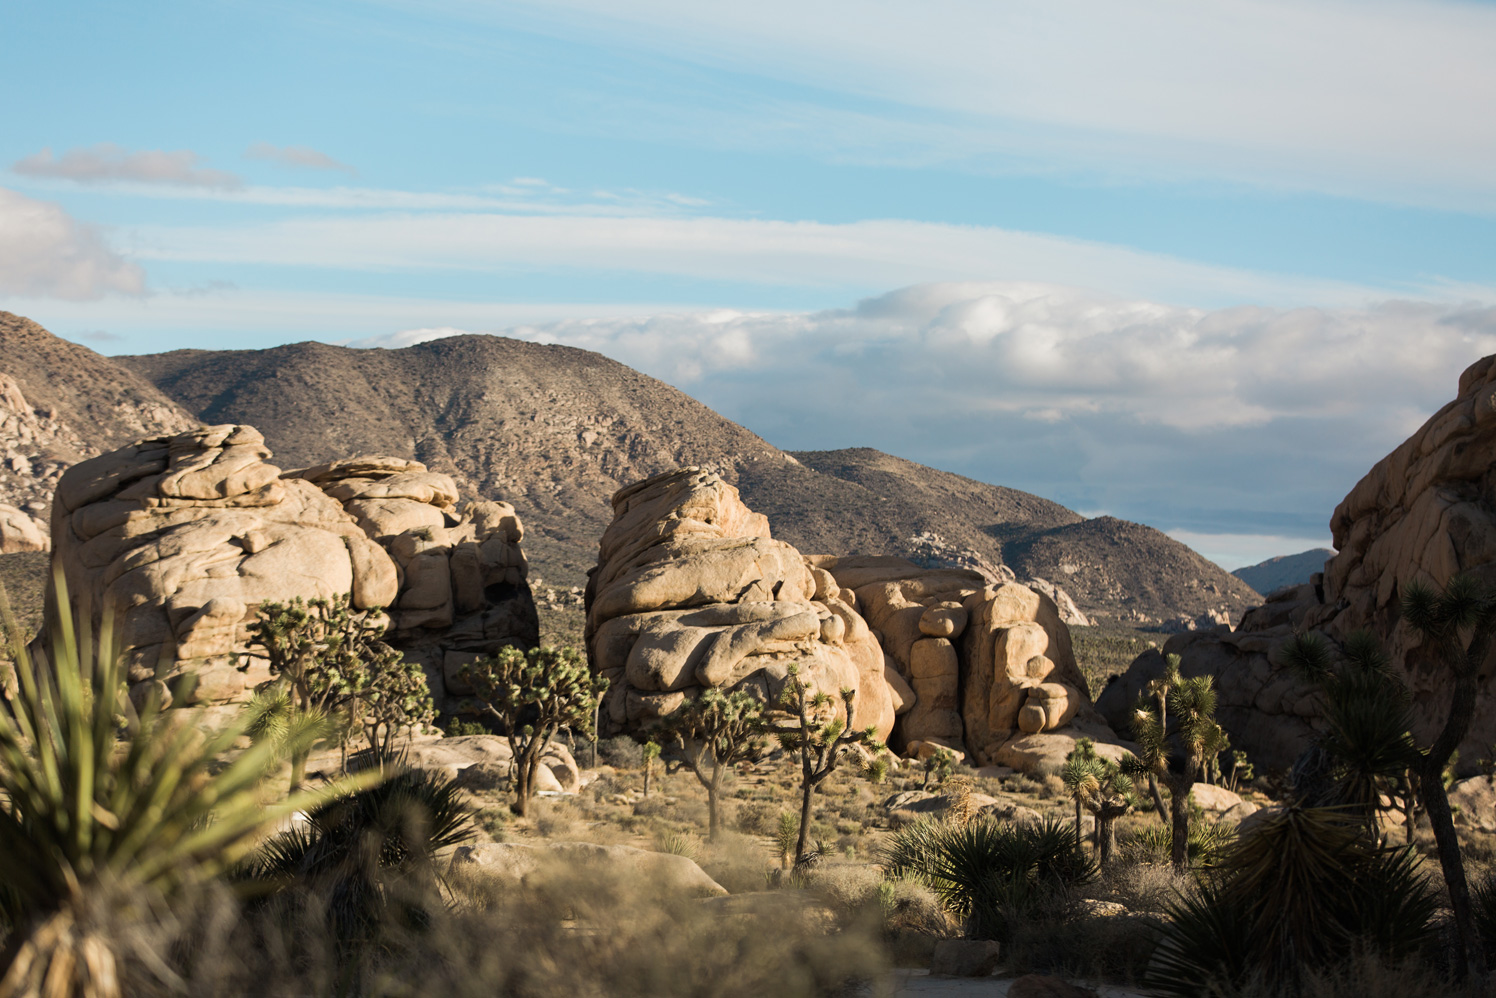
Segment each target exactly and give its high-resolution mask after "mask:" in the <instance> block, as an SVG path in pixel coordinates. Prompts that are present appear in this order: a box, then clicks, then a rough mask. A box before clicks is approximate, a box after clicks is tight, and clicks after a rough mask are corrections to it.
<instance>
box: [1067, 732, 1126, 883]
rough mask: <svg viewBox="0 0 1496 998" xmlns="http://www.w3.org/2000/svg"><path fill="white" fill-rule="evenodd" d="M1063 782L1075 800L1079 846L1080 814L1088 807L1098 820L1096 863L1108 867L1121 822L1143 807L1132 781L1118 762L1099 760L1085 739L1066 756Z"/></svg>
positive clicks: (1090, 743)
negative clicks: (1133, 810)
mask: <svg viewBox="0 0 1496 998" xmlns="http://www.w3.org/2000/svg"><path fill="white" fill-rule="evenodd" d="M1129 758H1130V757H1129ZM1060 779H1062V780H1063V781H1064V783H1065V789H1066V790H1068V791H1069V792H1070V796H1071V798H1072V799H1073V800H1074V801H1075V844H1076V845H1077V846H1079V845H1080V841H1081V837H1080V818H1081V814H1080V812H1081V808H1085V809H1086V810H1087V811H1090V812H1091V814H1093V815H1094V816H1095V818H1096V861H1097V863H1098V864H1099V865H1101V866H1103V867H1104V866H1106V864H1107V863H1108V862H1109V861H1110V860H1111V857H1112V850H1113V847H1114V845H1115V844H1116V843H1115V840H1116V834H1115V832H1114V829H1115V827H1116V821H1117V819H1118V818H1120V817H1122V816H1123V815H1124V814H1126V813H1127V812H1128V811H1131V810H1132V809H1134V808H1138V807H1142V806H1143V801H1142V799H1141V798H1140V797H1138V795H1137V793H1136V791H1135V789H1134V787H1133V783H1132V778H1131V777H1130V776H1128V775H1127V774H1126V773H1125V772H1123V770H1122V767H1120V766H1118V765H1117V764H1116V763H1115V762H1112V761H1111V760H1110V759H1102V758H1101V757H1099V756H1098V755H1097V754H1096V749H1095V747H1094V745H1093V744H1092V742H1091V740H1090V739H1089V738H1082V739H1079V740H1078V741H1077V742H1076V743H1075V748H1074V749H1073V750H1072V751H1071V752H1070V754H1069V755H1068V756H1066V758H1065V765H1064V766H1063V767H1062V768H1061V770H1060Z"/></svg>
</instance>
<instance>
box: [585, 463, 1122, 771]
mask: <svg viewBox="0 0 1496 998" xmlns="http://www.w3.org/2000/svg"><path fill="white" fill-rule="evenodd" d="M613 512H614V519H613V523H612V525H611V526H610V527H609V528H608V530H607V532H606V533H605V534H604V535H603V539H602V544H601V547H600V552H599V561H598V567H597V568H596V570H594V572H593V574H592V576H591V580H590V582H589V585H588V590H587V608H588V618H587V644H588V651H589V655H590V656H591V661H592V664H593V667H594V668H595V669H596V670H597V671H598V672H600V673H601V674H602V675H604V676H606V677H607V678H608V679H609V680H610V682H611V686H610V689H609V692H608V695H607V698H606V700H605V714H606V717H607V722H606V725H605V730H607V731H613V732H617V731H644V730H647V729H648V728H649V726H650V725H652V724H654V723H656V722H657V721H658V720H659V719H660V718H662V717H666V716H668V715H669V714H670V713H671V712H673V711H675V710H677V709H678V708H679V707H680V706H681V705H682V704H683V703H685V702H686V700H687V698H689V697H692V696H694V695H696V694H697V693H698V692H699V691H701V690H703V689H706V688H708V687H719V688H729V687H743V688H750V687H751V688H755V689H756V690H758V691H759V692H760V694H761V695H763V696H765V697H766V698H768V699H769V700H770V702H773V701H774V700H775V699H776V698H777V697H778V695H779V693H780V691H781V690H782V688H783V684H784V677H785V672H786V669H787V668H788V667H789V666H790V665H791V664H793V663H798V664H799V667H800V668H801V669H802V671H803V672H804V673H805V674H806V675H807V676H808V678H809V679H810V680H811V681H812V682H813V683H814V684H815V685H816V686H817V687H818V688H819V689H821V690H824V691H826V692H831V693H834V692H835V691H836V690H838V689H842V688H852V689H855V690H857V699H856V701H855V703H856V716H855V717H854V718H853V719H852V723H853V724H854V725H856V726H857V727H865V726H867V725H870V724H871V725H873V726H874V727H875V728H876V729H877V730H878V733H879V736H880V737H882V738H885V739H887V740H889V741H890V742H891V744H892V745H893V747H894V748H895V749H896V750H900V751H910V752H919V751H922V750H932V749H933V748H935V747H940V746H944V747H948V748H951V749H955V750H956V751H958V752H962V753H967V752H969V753H970V754H971V755H972V756H974V758H975V760H976V761H978V762H980V763H990V762H996V763H1002V762H1004V760H1005V759H1012V760H1014V762H1015V763H1016V764H1017V765H1019V766H1022V768H1025V769H1031V768H1033V767H1034V765H1036V764H1041V763H1045V762H1052V761H1054V760H1053V759H1052V758H1051V757H1052V756H1053V755H1054V752H1055V751H1058V750H1060V749H1063V751H1060V753H1059V754H1060V757H1061V758H1063V755H1064V751H1068V748H1069V746H1070V745H1071V744H1073V742H1074V737H1075V734H1078V733H1082V732H1080V731H1079V729H1075V731H1074V732H1072V728H1073V727H1074V724H1075V723H1076V722H1083V723H1085V724H1088V725H1089V728H1088V729H1087V730H1085V731H1084V732H1083V733H1085V734H1087V735H1090V736H1091V737H1093V738H1096V739H1097V740H1099V741H1101V742H1103V743H1109V744H1115V743H1116V739H1115V736H1113V735H1112V733H1111V732H1110V731H1109V730H1108V729H1107V728H1106V725H1105V724H1104V722H1102V721H1101V719H1100V717H1099V716H1098V715H1096V714H1095V712H1094V711H1093V710H1092V709H1091V707H1090V700H1089V698H1088V696H1087V692H1086V684H1085V680H1084V679H1083V678H1082V677H1081V674H1080V670H1079V669H1078V668H1077V667H1076V664H1075V657H1074V655H1073V654H1072V652H1071V650H1070V636H1069V631H1068V629H1067V628H1066V627H1065V624H1064V622H1063V621H1062V620H1061V617H1060V611H1059V609H1058V608H1057V607H1056V606H1055V603H1054V601H1053V600H1051V599H1049V598H1048V597H1047V596H1044V595H1042V594H1041V593H1037V592H1034V591H1033V590H1031V589H1028V588H1026V587H1024V586H1020V585H1017V584H1013V583H1000V584H993V583H992V582H991V581H990V580H989V579H988V578H987V577H986V576H985V575H983V574H982V573H979V572H975V571H968V570H963V569H928V568H922V567H920V566H919V565H916V564H914V563H913V562H909V561H905V560H904V559H902V558H889V557H834V556H826V555H813V556H803V557H802V556H801V554H800V553H799V552H798V551H796V550H795V549H794V548H793V547H790V546H789V545H788V544H784V543H782V542H779V541H776V540H774V539H773V538H772V537H771V536H770V531H769V524H768V521H767V520H766V519H765V518H764V517H763V516H761V515H760V514H757V513H754V512H753V511H751V510H750V509H748V507H747V506H745V505H744V504H743V502H742V500H741V499H740V498H739V496H738V492H737V490H736V489H735V488H734V487H733V486H731V485H729V484H727V483H726V482H724V481H723V480H722V479H721V478H720V477H718V476H717V475H715V474H713V473H711V472H707V471H702V470H700V469H697V468H687V469H684V470H681V471H676V472H672V473H670V474H667V475H661V476H657V477H655V478H651V479H648V480H646V481H643V482H640V483H638V484H637V485H634V486H631V487H629V488H626V489H623V490H622V491H620V492H619V493H618V494H617V495H616V496H614V499H613ZM896 719H897V724H895V720H896ZM1057 729H1064V731H1065V732H1066V733H1065V734H1063V735H1060V736H1056V735H1055V734H1054V733H1055V732H1056V730H1057ZM890 735H891V736H892V737H891V738H890V737H889V736H890ZM1036 740H1037V741H1036ZM1051 741H1052V742H1053V743H1052V744H1051ZM1010 745H1011V746H1012V747H1013V751H1012V752H1007V753H1006V754H1005V749H1007V748H1008V747H1009V746H1010ZM926 747H928V749H927V748H926Z"/></svg>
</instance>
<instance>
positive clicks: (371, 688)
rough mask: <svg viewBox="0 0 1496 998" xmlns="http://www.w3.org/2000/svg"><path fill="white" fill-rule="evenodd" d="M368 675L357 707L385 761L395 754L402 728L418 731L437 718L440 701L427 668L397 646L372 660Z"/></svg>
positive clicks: (378, 754)
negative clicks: (428, 679)
mask: <svg viewBox="0 0 1496 998" xmlns="http://www.w3.org/2000/svg"><path fill="white" fill-rule="evenodd" d="M365 677H366V682H365V683H364V684H363V685H362V686H361V687H360V688H359V689H358V691H357V693H356V695H355V697H354V710H355V712H356V715H357V718H356V719H357V720H358V721H360V722H361V723H362V724H363V728H364V737H365V738H367V739H368V742H369V748H370V750H371V751H372V752H373V753H374V757H375V758H376V759H379V760H380V761H381V762H382V761H383V760H386V759H389V758H390V757H391V755H392V753H393V745H394V741H395V738H396V737H398V736H399V734H400V732H401V731H404V732H406V733H407V735H410V734H414V733H415V730H416V729H417V728H420V727H424V726H425V725H428V724H430V723H431V722H432V721H434V720H436V704H435V703H434V702H433V701H432V699H431V687H430V685H429V684H427V682H426V672H425V670H423V669H422V668H421V667H420V665H418V664H417V663H415V662H408V661H406V659H405V656H404V655H402V654H401V653H400V652H398V651H395V650H393V649H388V651H387V653H386V654H384V655H382V656H381V657H380V658H378V659H376V660H375V661H374V662H371V663H370V664H369V668H368V669H367V670H366V672H365Z"/></svg>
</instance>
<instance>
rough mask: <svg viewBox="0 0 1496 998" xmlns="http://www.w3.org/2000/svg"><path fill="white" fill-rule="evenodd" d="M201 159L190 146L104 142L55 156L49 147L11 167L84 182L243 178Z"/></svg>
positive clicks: (192, 182) (229, 184)
mask: <svg viewBox="0 0 1496 998" xmlns="http://www.w3.org/2000/svg"><path fill="white" fill-rule="evenodd" d="M201 162H202V157H201V156H199V155H198V154H197V153H195V152H192V151H190V150H187V149H178V150H175V151H171V152H168V151H166V150H161V149H145V150H141V151H139V152H131V151H129V150H128V149H125V148H123V147H121V146H117V145H115V144H114V143H112V142H100V143H99V144H97V145H93V146H88V147H87V148H81V149H69V150H68V151H67V152H65V153H63V154H62V155H61V156H55V155H53V153H52V150H51V148H50V147H49V148H45V149H43V150H41V152H37V153H33V154H32V155H30V156H27V157H25V158H24V159H20V160H17V161H16V162H15V163H12V164H11V170H12V171H14V172H15V173H17V174H20V175H21V176H25V177H44V178H54V179H62V180H71V181H73V182H75V183H80V184H102V183H114V182H119V181H128V182H134V183H139V184H164V185H172V186H182V187H205V188H219V189H231V188H235V187H238V186H240V184H241V181H240V180H239V178H238V177H237V176H235V175H234V174H232V173H228V172H226V171H224V170H213V169H209V168H207V167H204V166H200V165H199V164H200V163H201Z"/></svg>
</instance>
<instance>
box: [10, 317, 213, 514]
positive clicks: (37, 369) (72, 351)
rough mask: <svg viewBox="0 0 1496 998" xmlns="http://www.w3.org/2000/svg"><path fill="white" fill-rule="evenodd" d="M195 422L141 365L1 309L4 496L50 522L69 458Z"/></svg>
mask: <svg viewBox="0 0 1496 998" xmlns="http://www.w3.org/2000/svg"><path fill="white" fill-rule="evenodd" d="M11 385H13V386H14V388H15V389H18V390H19V394H17V392H16V391H14V390H11V388H10V386H11ZM22 399H24V402H23V401H22ZM193 425H196V420H194V419H193V418H192V417H191V416H190V415H189V414H188V413H187V412H185V411H183V410H182V409H181V408H180V407H179V406H178V405H177V404H176V403H175V402H173V401H172V400H171V399H169V398H167V397H166V396H165V395H163V394H162V393H161V392H160V390H159V389H157V388H156V386H155V385H153V384H151V383H150V382H149V381H147V380H146V379H144V378H142V377H140V376H139V375H137V374H135V373H134V372H133V371H131V370H129V369H127V368H124V367H122V366H120V365H119V364H116V363H115V362H114V361H113V360H110V359H109V358H108V357H103V356H100V355H99V354H96V353H94V352H93V351H92V350H90V349H88V348H87V347H84V346H79V345H78V344H76V343H70V342H68V341H67V340H64V339H61V338H60V337H57V336H53V335H52V334H51V333H49V332H47V331H46V330H45V329H43V328H42V327H41V326H39V325H37V324H36V323H35V322H32V321H31V320H30V319H26V318H23V317H21V316H19V315H13V314H11V313H10V312H0V503H6V504H8V505H11V506H16V507H19V508H21V509H24V510H26V511H27V512H28V513H30V514H31V515H32V516H33V518H35V519H36V520H38V521H39V522H40V523H41V524H43V525H45V523H46V521H47V507H48V506H49V505H50V504H51V502H52V490H53V489H54V488H56V486H57V479H58V478H59V477H60V476H61V474H62V471H63V469H64V468H66V467H67V466H68V465H70V464H73V463H75V462H77V461H80V460H82V459H83V458H86V457H93V456H94V455H96V454H99V453H102V452H103V451H105V450H108V449H110V448H114V447H118V446H120V445H122V444H127V443H130V442H131V441H133V440H138V439H140V438H141V437H146V436H151V435H153V434H156V433H160V432H178V431H180V430H184V429H187V428H188V427H190V426H193Z"/></svg>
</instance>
